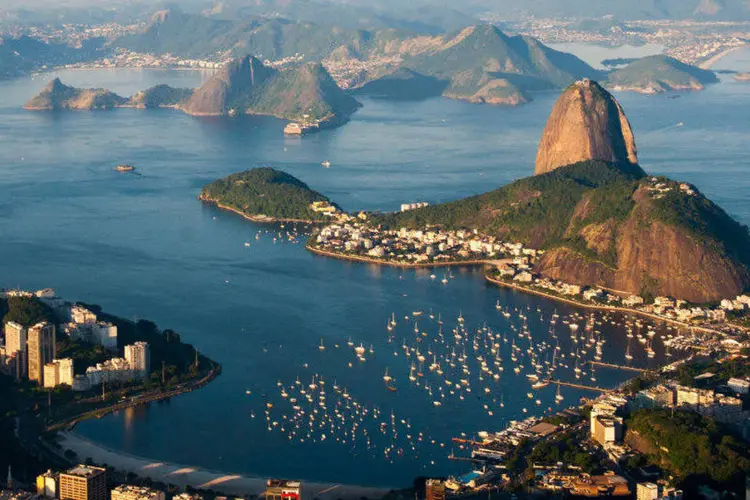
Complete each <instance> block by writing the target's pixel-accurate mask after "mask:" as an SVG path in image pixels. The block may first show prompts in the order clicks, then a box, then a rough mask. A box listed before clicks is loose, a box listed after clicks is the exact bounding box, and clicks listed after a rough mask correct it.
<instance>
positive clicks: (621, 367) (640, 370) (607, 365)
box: [588, 361, 652, 373]
mask: <svg viewBox="0 0 750 500" xmlns="http://www.w3.org/2000/svg"><path fill="white" fill-rule="evenodd" d="M588 363H589V364H590V365H592V366H603V367H604V368H612V369H614V370H625V371H630V372H638V373H651V371H652V370H647V369H645V368H636V367H635V366H628V365H615V364H612V363H603V362H601V361H589V362H588Z"/></svg>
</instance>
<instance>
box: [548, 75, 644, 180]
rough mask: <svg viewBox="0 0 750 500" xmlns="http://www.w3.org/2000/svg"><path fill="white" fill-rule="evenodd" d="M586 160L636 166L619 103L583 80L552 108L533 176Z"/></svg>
mask: <svg viewBox="0 0 750 500" xmlns="http://www.w3.org/2000/svg"><path fill="white" fill-rule="evenodd" d="M587 160H599V161H605V162H608V163H615V164H618V165H623V166H635V165H637V164H638V156H637V151H636V146H635V138H634V137H633V131H632V129H631V127H630V122H628V119H627V117H626V116H625V112H624V111H623V109H622V107H621V106H620V103H618V102H617V100H616V99H615V98H614V97H613V96H612V94H610V93H609V92H607V91H606V90H605V89H604V88H602V87H601V85H599V84H598V83H597V82H595V81H593V80H589V79H583V80H579V81H577V82H575V83H574V84H572V85H570V86H569V87H568V88H567V89H566V90H565V91H564V92H563V93H562V95H561V96H560V98H559V99H558V100H557V102H556V103H555V105H554V107H553V108H552V113H551V115H550V117H549V120H548V121H547V126H546V127H545V128H544V132H543V133H542V140H541V142H540V144H539V150H538V151H537V157H536V169H535V174H536V175H539V174H545V173H547V172H550V171H552V170H555V169H556V168H560V167H565V166H567V165H572V164H574V163H578V162H582V161H587Z"/></svg>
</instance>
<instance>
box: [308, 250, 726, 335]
mask: <svg viewBox="0 0 750 500" xmlns="http://www.w3.org/2000/svg"><path fill="white" fill-rule="evenodd" d="M305 248H306V249H307V250H309V251H310V252H312V253H314V254H317V255H322V256H324V257H331V258H334V259H338V260H348V261H352V262H360V263H365V264H377V265H381V266H389V267H396V268H405V269H419V268H428V267H451V266H455V267H460V266H479V265H494V264H496V263H497V262H499V260H496V261H492V260H474V261H465V262H456V261H452V262H440V263H425V264H412V263H403V264H402V263H399V262H388V261H381V260H377V259H372V258H368V257H362V256H358V255H346V254H340V253H336V252H329V251H326V250H320V249H319V248H315V247H313V246H311V245H309V244H307V245H305ZM484 279H485V280H486V281H488V282H490V283H492V284H494V285H497V286H501V287H505V288H511V289H514V290H518V291H519V292H523V293H528V294H532V295H537V296H540V297H544V298H547V299H550V300H556V301H559V302H563V303H565V304H569V305H572V306H575V307H582V308H585V309H593V310H598V311H608V312H620V313H625V314H635V315H638V316H642V317H645V318H649V319H653V320H656V321H663V322H665V323H669V324H672V325H676V326H680V327H682V328H688V329H689V330H693V331H698V332H703V333H710V334H714V335H723V333H722V332H720V331H718V330H714V329H711V328H706V327H703V326H695V325H690V324H688V323H684V322H682V321H678V320H675V319H671V318H664V317H662V316H658V315H656V314H652V313H648V312H645V311H640V310H638V309H631V308H628V307H617V306H603V305H601V306H600V305H595V304H587V303H584V302H579V301H576V300H572V299H567V298H564V297H559V296H557V295H553V294H551V293H545V292H542V291H539V290H535V289H533V288H530V287H524V286H521V285H517V284H515V283H508V282H505V281H502V280H498V279H495V278H493V277H491V276H489V275H488V274H485V275H484Z"/></svg>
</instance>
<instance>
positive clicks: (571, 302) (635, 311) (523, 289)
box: [484, 275, 723, 335]
mask: <svg viewBox="0 0 750 500" xmlns="http://www.w3.org/2000/svg"><path fill="white" fill-rule="evenodd" d="M484 279H485V280H487V281H489V282H490V283H492V284H494V285H497V286H501V287H505V288H511V289H513V290H518V291H519V292H523V293H528V294H531V295H538V296H540V297H544V298H547V299H550V300H556V301H559V302H563V303H565V304H569V305H572V306H576V307H582V308H585V309H594V310H597V311H608V312H619V313H624V314H635V315H638V316H643V317H646V318H649V319H653V320H656V321H663V322H665V323H670V324H672V325H677V326H681V327H683V328H688V329H690V330H696V331H700V332H703V333H711V334H715V335H723V333H722V332H720V331H718V330H712V329H710V328H705V327H702V326H695V325H690V324H688V323H683V322H682V321H678V320H675V319H671V318H664V317H661V316H658V315H656V314H652V313H648V312H645V311H639V310H638V309H630V308H628V307H617V306H600V305H596V304H586V303H584V302H578V301H575V300H571V299H566V298H563V297H558V296H556V295H552V294H551V293H545V292H542V291H539V290H535V289H533V288H529V287H525V286H521V285H516V284H514V283H508V282H506V281H503V280H498V279H495V278H493V277H491V276H489V275H485V276H484Z"/></svg>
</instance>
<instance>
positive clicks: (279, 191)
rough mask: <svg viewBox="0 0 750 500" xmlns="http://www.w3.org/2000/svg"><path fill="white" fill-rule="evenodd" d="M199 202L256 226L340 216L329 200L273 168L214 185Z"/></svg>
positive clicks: (248, 173) (200, 197)
mask: <svg viewBox="0 0 750 500" xmlns="http://www.w3.org/2000/svg"><path fill="white" fill-rule="evenodd" d="M198 198H199V199H200V200H201V201H204V202H207V203H213V204H215V205H216V206H218V207H219V208H222V209H225V210H230V211H232V212H235V213H237V214H239V215H242V216H243V217H245V218H247V219H249V220H252V221H255V222H277V221H278V222H282V221H283V222H306V223H314V222H325V221H330V220H331V217H332V216H335V215H336V214H337V213H340V209H339V208H338V206H337V205H336V204H335V203H333V202H332V201H331V200H329V199H328V198H327V197H326V196H323V195H322V194H320V193H318V192H317V191H314V190H312V189H310V188H309V187H308V186H307V184H305V183H304V182H302V181H300V180H299V179H297V178H296V177H294V176H292V175H289V174H287V173H286V172H281V171H279V170H276V169H273V168H270V167H263V168H254V169H252V170H248V171H246V172H241V173H237V174H232V175H230V176H228V177H225V178H223V179H219V180H217V181H214V182H212V183H211V184H208V185H206V186H204V187H203V189H202V191H201V194H200V196H199V197H198Z"/></svg>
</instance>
